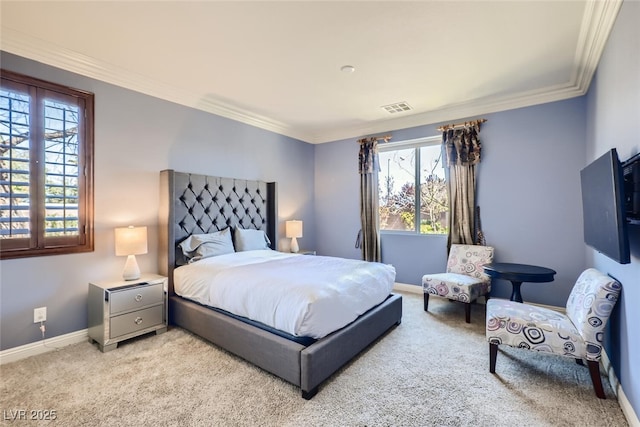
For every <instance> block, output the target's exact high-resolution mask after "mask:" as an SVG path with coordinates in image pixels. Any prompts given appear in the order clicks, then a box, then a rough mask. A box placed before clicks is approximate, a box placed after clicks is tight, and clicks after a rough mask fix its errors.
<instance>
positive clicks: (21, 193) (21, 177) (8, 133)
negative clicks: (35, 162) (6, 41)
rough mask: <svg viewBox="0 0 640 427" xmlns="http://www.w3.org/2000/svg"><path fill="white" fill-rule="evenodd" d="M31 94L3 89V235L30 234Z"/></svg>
mask: <svg viewBox="0 0 640 427" xmlns="http://www.w3.org/2000/svg"><path fill="white" fill-rule="evenodd" d="M29 111H30V97H29V96H28V95H27V94H22V93H17V92H13V91H7V90H4V89H0V239H12V238H28V237H30V228H29V227H30V206H29V185H30V180H29V172H30V163H29V162H30V157H29V148H30V135H29Z"/></svg>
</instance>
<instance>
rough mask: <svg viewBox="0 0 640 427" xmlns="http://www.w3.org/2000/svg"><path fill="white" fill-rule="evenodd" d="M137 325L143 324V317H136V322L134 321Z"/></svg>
mask: <svg viewBox="0 0 640 427" xmlns="http://www.w3.org/2000/svg"><path fill="white" fill-rule="evenodd" d="M134 322H135V324H136V325H140V324H142V317H136V320H134Z"/></svg>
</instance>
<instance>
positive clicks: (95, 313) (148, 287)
mask: <svg viewBox="0 0 640 427" xmlns="http://www.w3.org/2000/svg"><path fill="white" fill-rule="evenodd" d="M88 305H89V307H88V308H89V342H92V343H93V342H96V343H98V346H99V347H100V350H102V352H107V351H110V350H113V349H115V348H116V347H117V346H118V343H119V342H120V341H124V340H126V339H129V338H133V337H137V336H138V335H142V334H146V333H149V332H153V331H155V332H156V334H161V333H163V332H166V331H167V318H168V316H167V278H166V277H164V276H159V275H157V274H143V275H141V276H140V278H139V279H137V280H116V281H110V282H94V283H89V300H88Z"/></svg>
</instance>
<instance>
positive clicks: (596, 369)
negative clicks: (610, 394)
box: [587, 360, 606, 399]
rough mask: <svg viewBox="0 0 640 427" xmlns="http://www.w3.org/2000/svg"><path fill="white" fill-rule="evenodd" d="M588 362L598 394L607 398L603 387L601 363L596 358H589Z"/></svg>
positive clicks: (602, 397)
mask: <svg viewBox="0 0 640 427" xmlns="http://www.w3.org/2000/svg"><path fill="white" fill-rule="evenodd" d="M587 364H588V365H589V374H591V382H592V383H593V389H594V390H595V392H596V396H598V397H599V398H600V399H606V396H605V394H604V389H603V388H602V380H601V379H600V363H599V362H596V361H595V360H587Z"/></svg>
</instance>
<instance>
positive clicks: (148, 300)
mask: <svg viewBox="0 0 640 427" xmlns="http://www.w3.org/2000/svg"><path fill="white" fill-rule="evenodd" d="M163 298H164V295H163V289H162V283H158V284H155V285H149V286H136V287H135V288H132V289H124V290H121V291H116V292H111V304H110V312H111V314H115V313H122V312H125V311H129V310H135V309H138V308H141V307H145V306H149V305H153V304H160V303H162V301H163Z"/></svg>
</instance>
